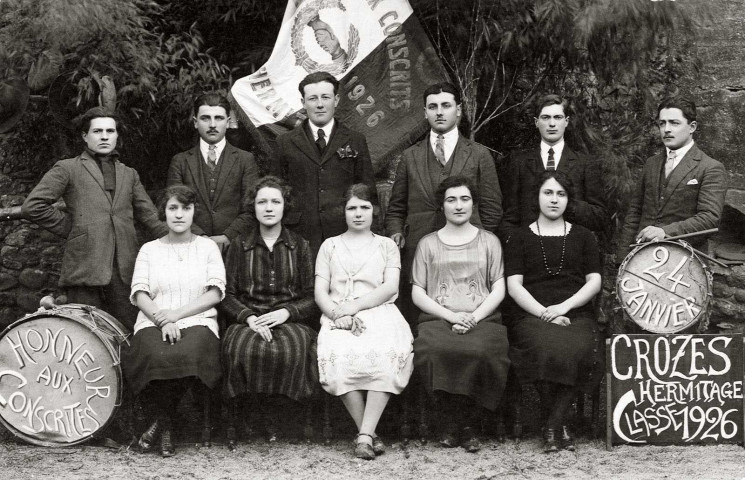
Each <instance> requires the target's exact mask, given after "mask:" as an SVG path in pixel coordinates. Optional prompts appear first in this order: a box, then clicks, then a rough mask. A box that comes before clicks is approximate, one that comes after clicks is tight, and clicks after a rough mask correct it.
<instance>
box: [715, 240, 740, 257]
mask: <svg viewBox="0 0 745 480" xmlns="http://www.w3.org/2000/svg"><path fill="white" fill-rule="evenodd" d="M714 251H715V253H716V255H717V258H722V259H724V260H736V261H745V245H742V244H739V243H722V244H720V245H719V246H717V248H716V249H715V250H714Z"/></svg>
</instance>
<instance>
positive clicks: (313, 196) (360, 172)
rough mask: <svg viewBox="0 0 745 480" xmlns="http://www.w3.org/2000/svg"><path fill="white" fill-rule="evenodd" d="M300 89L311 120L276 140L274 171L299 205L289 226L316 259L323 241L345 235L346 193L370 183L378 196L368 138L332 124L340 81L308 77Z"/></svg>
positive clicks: (319, 75) (327, 76)
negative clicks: (276, 151)
mask: <svg viewBox="0 0 745 480" xmlns="http://www.w3.org/2000/svg"><path fill="white" fill-rule="evenodd" d="M298 89H299V90H300V95H302V102H303V106H304V107H305V110H306V112H307V114H308V119H307V120H306V121H304V122H303V123H302V124H300V125H299V126H297V127H296V128H295V129H294V130H292V131H290V132H287V133H285V134H284V135H281V136H279V137H278V138H277V148H278V150H279V164H278V165H277V166H276V167H275V168H274V170H275V172H276V174H277V175H278V176H280V177H282V178H284V179H286V180H287V182H288V183H289V184H290V186H291V187H292V191H293V194H294V196H295V198H298V199H299V200H300V201H299V202H298V204H299V205H298V208H296V209H295V210H294V211H293V212H290V213H289V214H288V215H287V218H286V220H285V223H286V224H287V226H288V227H290V228H291V229H293V230H294V231H295V232H297V233H298V234H299V235H301V236H302V237H303V238H305V239H306V240H308V241H309V242H310V246H311V249H312V251H313V258H315V256H316V254H317V253H318V249H319V248H320V247H321V243H322V242H323V241H324V240H325V239H327V238H329V237H333V236H335V235H340V234H342V233H344V232H345V231H346V229H347V225H346V222H345V220H344V212H343V205H342V195H343V194H344V191H345V190H346V189H347V188H348V187H349V186H350V185H353V184H355V183H366V184H367V185H368V186H369V187H370V191H371V192H373V194H375V192H376V187H375V176H374V172H373V166H372V161H371V160H370V153H369V152H368V149H367V141H366V140H365V136H364V135H362V134H361V133H357V132H355V131H352V130H350V129H348V128H347V127H345V126H344V125H342V124H341V122H339V121H338V120H336V119H334V112H335V111H336V106H337V105H338V104H339V95H338V90H339V81H338V80H336V78H334V76H333V75H331V74H329V73H327V72H316V73H311V74H310V75H308V76H307V77H305V78H304V79H303V80H302V81H301V82H300V85H299V87H298ZM373 204H375V205H376V204H377V196H376V197H375V199H374V201H373Z"/></svg>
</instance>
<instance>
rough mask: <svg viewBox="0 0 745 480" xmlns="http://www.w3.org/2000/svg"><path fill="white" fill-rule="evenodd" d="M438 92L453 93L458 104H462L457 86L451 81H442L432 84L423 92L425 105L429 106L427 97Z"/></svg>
mask: <svg viewBox="0 0 745 480" xmlns="http://www.w3.org/2000/svg"><path fill="white" fill-rule="evenodd" d="M438 93H450V94H452V95H453V97H455V104H456V105H460V103H461V98H460V92H459V91H458V89H457V88H455V85H453V84H452V83H450V82H440V83H435V84H433V85H430V86H429V87H427V89H426V90H425V91H424V93H423V94H422V101H423V102H424V106H425V107H426V106H427V97H429V96H430V95H437V94H438Z"/></svg>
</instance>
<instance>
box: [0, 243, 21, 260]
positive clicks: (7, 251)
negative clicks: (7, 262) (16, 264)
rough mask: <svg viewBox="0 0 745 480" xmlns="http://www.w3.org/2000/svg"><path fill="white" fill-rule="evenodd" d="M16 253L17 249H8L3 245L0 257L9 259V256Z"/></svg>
mask: <svg viewBox="0 0 745 480" xmlns="http://www.w3.org/2000/svg"><path fill="white" fill-rule="evenodd" d="M16 253H18V247H10V246H8V245H5V246H4V247H2V248H0V257H2V258H5V257H10V256H11V255H15V254H16Z"/></svg>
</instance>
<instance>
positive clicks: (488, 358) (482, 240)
mask: <svg viewBox="0 0 745 480" xmlns="http://www.w3.org/2000/svg"><path fill="white" fill-rule="evenodd" d="M476 192H477V190H475V189H474V188H473V185H472V183H471V182H470V181H469V180H468V179H467V178H465V177H459V176H455V177H450V178H447V179H445V180H444V181H443V182H442V183H441V184H440V186H439V187H438V189H437V193H436V195H437V197H436V198H437V200H438V203H439V204H440V205H442V206H443V212H444V213H445V219H446V221H447V223H446V224H445V227H443V228H442V229H440V230H438V231H436V232H434V233H431V234H429V235H426V236H425V237H423V238H422V240H421V241H420V242H419V245H417V251H416V253H415V255H414V264H413V267H412V277H411V278H412V280H411V282H412V300H413V302H414V304H415V305H416V306H417V307H419V308H420V309H421V310H422V314H421V315H420V317H419V334H418V335H417V338H416V340H415V341H414V365H415V370H416V371H417V374H418V375H420V377H421V378H422V382H423V385H424V387H425V388H426V390H427V391H428V392H429V393H430V394H436V397H437V400H438V404H439V408H438V415H439V418H441V419H442V421H443V426H444V431H443V432H442V437H441V440H440V444H441V445H442V446H444V447H455V446H457V445H458V444H459V442H458V435H459V434H460V441H461V442H460V444H461V445H462V446H463V448H465V449H466V451H469V452H476V451H478V450H479V449H480V448H481V447H480V443H479V441H478V438H477V436H476V428H474V427H477V426H478V425H479V423H480V420H481V417H482V415H481V414H482V412H483V409H484V408H486V409H488V410H492V411H494V410H495V409H496V408H497V405H498V403H499V400H500V397H501V396H502V392H503V390H504V385H505V381H506V379H507V371H508V370H509V366H510V361H509V358H508V356H507V352H508V343H507V330H506V329H505V327H504V326H502V325H501V315H500V314H499V312H498V311H497V307H498V306H499V304H500V303H501V301H502V300H503V299H504V295H505V284H504V276H503V268H502V248H501V246H500V243H499V240H498V239H497V237H496V236H495V235H494V234H492V233H490V232H487V231H485V230H481V229H479V228H477V227H475V226H473V225H472V224H471V223H470V219H471V214H472V213H473V207H474V205H475V204H478V198H477V196H476V195H477V193H476Z"/></svg>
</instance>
